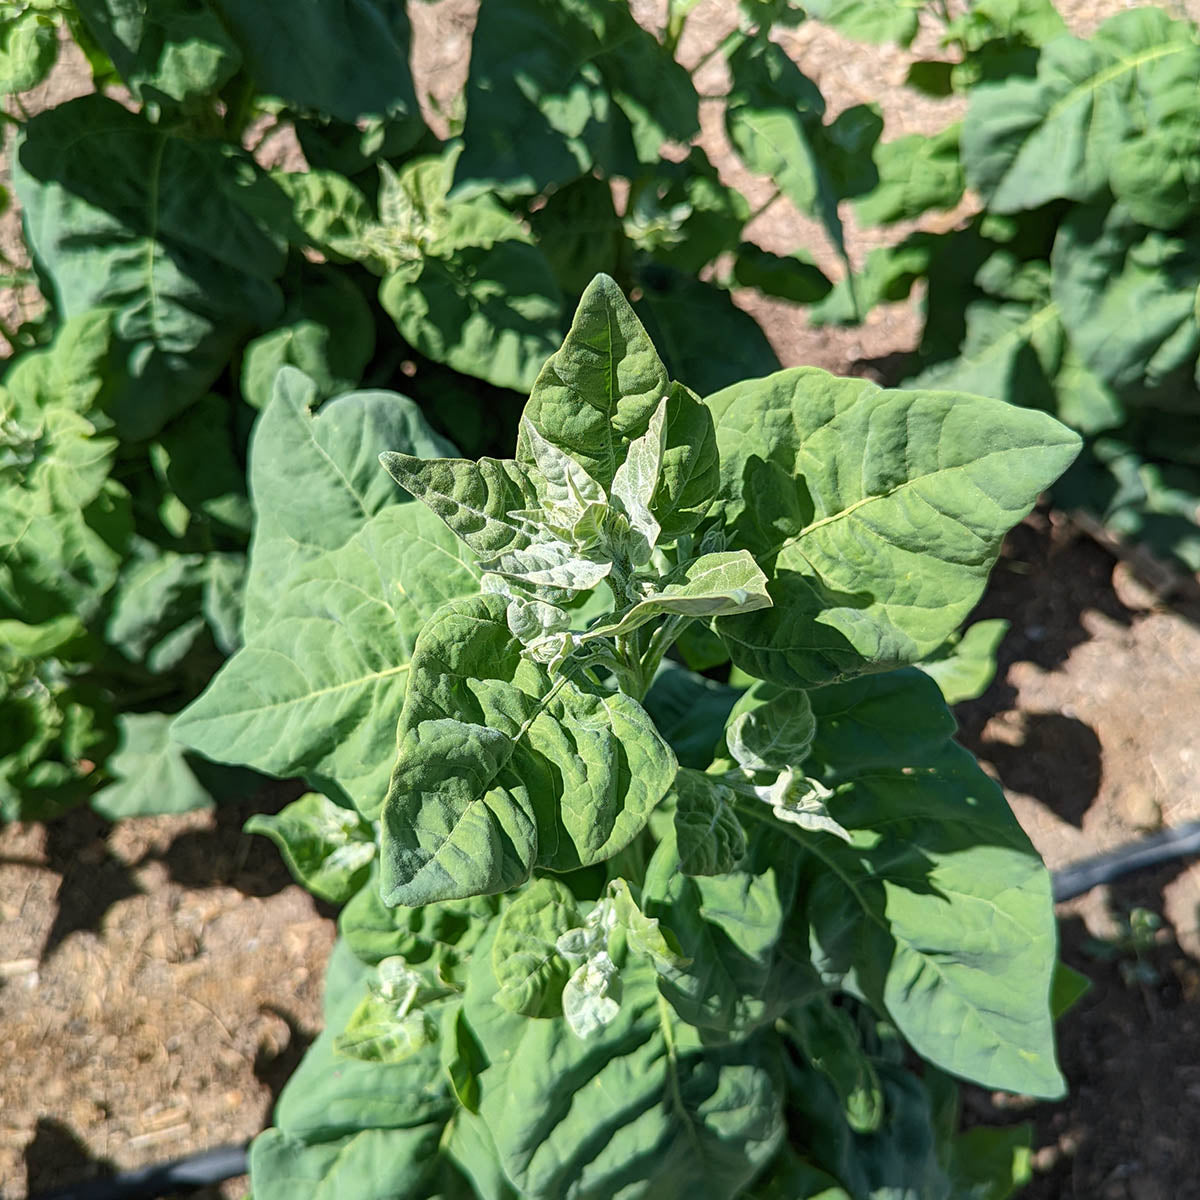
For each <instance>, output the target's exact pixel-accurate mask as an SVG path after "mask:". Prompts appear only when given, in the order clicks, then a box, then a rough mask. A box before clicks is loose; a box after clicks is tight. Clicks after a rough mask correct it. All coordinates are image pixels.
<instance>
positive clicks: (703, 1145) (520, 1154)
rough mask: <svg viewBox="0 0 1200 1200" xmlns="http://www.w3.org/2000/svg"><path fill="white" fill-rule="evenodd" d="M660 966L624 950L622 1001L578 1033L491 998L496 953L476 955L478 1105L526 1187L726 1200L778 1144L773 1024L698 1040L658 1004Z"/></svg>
mask: <svg viewBox="0 0 1200 1200" xmlns="http://www.w3.org/2000/svg"><path fill="white" fill-rule="evenodd" d="M656 978H657V976H656V972H655V971H654V969H653V968H652V967H651V966H650V965H649V964H642V963H638V962H637V961H636V960H634V961H631V962H629V963H626V964H625V965H624V967H623V968H622V970H621V1003H620V1008H619V1011H618V1012H617V1014H616V1015H615V1017H614V1019H613V1020H612V1021H611V1022H610V1023H609V1024H607V1025H605V1026H603V1027H602V1028H601V1029H599V1030H598V1031H596V1033H595V1034H594V1035H593V1036H592V1037H590V1038H588V1039H586V1040H584V1039H582V1038H578V1037H575V1036H573V1035H571V1034H570V1033H568V1032H567V1028H566V1023H565V1021H564V1020H563V1019H561V1018H558V1019H554V1020H543V1021H530V1020H528V1019H527V1018H524V1017H520V1016H517V1015H514V1014H512V1013H508V1012H506V1011H505V1010H504V1009H502V1008H501V1007H500V1006H499V1005H497V1004H495V1003H494V1002H493V999H492V997H493V994H494V992H495V986H496V984H495V979H494V976H493V975H492V972H491V963H490V962H489V961H488V959H487V958H486V957H485V956H483V955H479V956H477V957H476V959H475V966H474V968H473V970H472V976H471V979H470V982H469V984H468V988H467V994H466V997H465V1009H464V1011H465V1013H466V1017H467V1020H468V1022H469V1023H470V1025H471V1027H472V1029H474V1031H475V1033H476V1034H477V1036H478V1037H479V1040H480V1043H481V1046H482V1048H483V1051H484V1053H485V1055H486V1056H487V1058H488V1059H489V1060H490V1062H491V1066H489V1067H488V1068H487V1069H486V1070H485V1071H484V1072H483V1073H482V1075H481V1076H480V1080H479V1082H480V1097H481V1098H480V1107H479V1111H480V1115H481V1116H482V1117H483V1119H484V1122H485V1124H486V1125H487V1128H488V1130H489V1132H490V1133H491V1136H492V1139H493V1141H494V1144H495V1147H496V1151H497V1153H498V1155H499V1158H500V1162H501V1164H502V1166H503V1168H504V1171H505V1173H506V1174H507V1176H508V1177H509V1179H510V1180H511V1181H512V1182H513V1184H515V1185H516V1187H517V1188H518V1189H519V1191H520V1193H521V1195H523V1196H528V1197H530V1198H531V1200H533V1198H542V1200H550V1198H551V1197H554V1198H556V1200H557V1198H559V1197H562V1198H564V1200H566V1198H575V1200H582V1198H583V1197H589V1196H595V1197H600V1196H606V1197H607V1196H616V1195H621V1196H625V1197H628V1198H629V1200H637V1198H645V1200H649V1197H654V1198H655V1200H684V1198H685V1197H688V1196H694V1195H696V1194H699V1193H702V1194H704V1195H705V1196H709V1197H712V1198H713V1200H731V1198H732V1197H733V1196H735V1195H738V1194H740V1192H741V1189H742V1188H743V1187H744V1186H745V1185H746V1184H747V1183H749V1181H750V1180H751V1179H752V1178H753V1176H754V1175H755V1174H756V1173H757V1172H758V1171H759V1170H760V1169H761V1168H762V1166H763V1165H765V1163H766V1162H767V1161H768V1160H769V1159H770V1157H771V1156H772V1155H773V1154H774V1153H775V1151H776V1149H777V1147H778V1146H779V1144H780V1142H781V1140H782V1138H783V1120H782V1112H781V1099H782V1097H781V1093H780V1081H779V1077H778V1069H779V1068H778V1063H779V1045H778V1043H777V1042H776V1040H775V1038H774V1036H773V1035H772V1034H770V1033H768V1034H765V1035H762V1036H760V1037H757V1038H754V1039H751V1040H749V1041H746V1042H741V1043H739V1044H736V1045H733V1046H730V1047H728V1048H724V1049H711V1048H704V1047H702V1046H701V1044H700V1042H699V1039H698V1038H697V1036H696V1034H695V1032H694V1031H693V1030H690V1029H689V1028H688V1027H687V1026H686V1025H684V1024H682V1023H681V1022H679V1021H678V1020H677V1019H676V1018H675V1016H674V1015H673V1014H672V1013H671V1011H670V1009H669V1008H668V1007H666V1006H665V1005H664V1004H663V1003H662V1000H661V998H660V997H659V995H658V991H657V989H656V987H655V980H656ZM612 1096H619V1097H620V1098H621V1103H620V1104H615V1105H614V1104H613V1103H611V1101H610V1100H609V1099H607V1098H608V1097H612Z"/></svg>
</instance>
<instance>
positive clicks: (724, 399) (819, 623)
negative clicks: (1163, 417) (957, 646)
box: [708, 367, 1079, 687]
mask: <svg viewBox="0 0 1200 1200" xmlns="http://www.w3.org/2000/svg"><path fill="white" fill-rule="evenodd" d="M708 404H709V407H710V408H711V409H712V412H713V417H714V419H715V421H716V426H717V444H718V447H719V449H720V454H721V474H722V501H723V507H724V518H725V523H726V527H727V528H729V529H730V530H731V531H732V532H733V534H734V536H735V538H736V540H737V543H738V544H741V545H744V546H746V547H747V548H748V549H749V550H750V551H751V553H752V554H754V556H755V558H756V560H757V561H758V562H759V564H760V565H761V566H762V567H763V569H764V570H765V571H766V573H767V576H768V578H769V579H770V580H771V583H770V586H769V589H768V590H769V593H770V595H771V598H772V600H773V602H774V607H773V608H770V609H763V610H761V611H760V612H757V613H749V614H746V615H739V616H732V617H723V618H718V620H717V628H718V631H719V632H720V634H721V636H722V638H723V639H724V640H725V642H726V643H727V645H728V646H729V648H730V653H731V654H732V655H733V658H734V661H735V662H736V663H738V665H739V666H742V667H743V668H744V669H746V670H748V671H749V672H750V673H751V674H754V675H756V676H758V677H760V678H769V679H772V680H775V681H776V682H779V683H783V684H785V685H789V686H793V687H809V686H812V685H813V684H820V683H828V682H830V681H831V680H834V679H839V678H846V677H848V676H852V675H855V674H858V673H860V672H862V671H870V670H880V669H886V668H888V667H891V666H897V665H900V664H902V663H905V662H913V661H916V660H917V659H919V658H921V657H923V656H924V655H926V654H928V653H929V652H930V651H932V650H934V649H935V648H936V647H937V646H938V645H940V644H941V643H942V642H943V641H944V640H945V639H946V637H947V636H949V634H950V633H951V632H952V631H953V630H954V629H955V627H956V626H957V625H958V624H959V622H960V621H961V620H962V619H963V617H965V616H966V614H967V612H969V611H970V609H971V607H972V606H973V605H974V603H975V602H976V600H977V599H978V598H979V595H980V593H981V592H982V590H983V585H984V582H985V580H986V578H987V574H988V572H989V571H990V570H991V567H992V564H993V563H994V562H995V559H996V555H997V553H998V552H999V549H1000V541H1001V539H1002V537H1003V536H1004V534H1005V532H1006V531H1007V530H1008V529H1009V528H1010V527H1011V526H1012V525H1013V524H1015V523H1016V522H1017V521H1018V520H1020V518H1021V517H1022V516H1024V515H1025V513H1026V512H1028V511H1029V509H1030V508H1031V507H1032V505H1033V503H1034V501H1035V500H1036V499H1037V496H1038V493H1039V492H1041V491H1042V490H1043V489H1044V488H1046V487H1047V486H1049V484H1050V483H1052V482H1053V481H1054V479H1055V478H1057V476H1058V475H1059V474H1060V473H1061V472H1062V471H1063V470H1064V469H1065V467H1066V466H1067V465H1068V464H1069V463H1070V462H1071V460H1072V459H1073V458H1074V457H1075V454H1076V453H1077V451H1078V447H1079V439H1078V436H1077V435H1076V434H1074V433H1072V432H1071V431H1069V430H1067V429H1065V428H1064V427H1063V426H1061V425H1059V424H1058V423H1057V422H1056V421H1054V420H1053V419H1052V418H1050V417H1047V416H1045V415H1044V414H1042V413H1038V412H1032V411H1029V410H1025V409H1018V408H1014V407H1011V406H1009V405H1006V404H1001V403H999V402H997V401H988V400H983V399H980V398H978V397H969V396H962V395H956V394H954V393H940V392H895V391H883V390H880V389H879V388H877V387H875V386H874V385H873V384H870V383H866V382H863V381H861V380H848V379H836V378H834V377H833V376H831V375H827V374H826V373H825V372H823V371H819V370H816V369H815V368H805V367H802V368H797V369H794V370H789V371H782V372H780V373H779V374H777V375H773V376H771V377H770V378H768V379H766V380H761V381H757V382H749V383H743V384H738V385H735V386H734V387H731V388H728V389H727V390H726V391H724V392H720V393H718V394H717V395H716V396H713V397H710V399H709V401H708Z"/></svg>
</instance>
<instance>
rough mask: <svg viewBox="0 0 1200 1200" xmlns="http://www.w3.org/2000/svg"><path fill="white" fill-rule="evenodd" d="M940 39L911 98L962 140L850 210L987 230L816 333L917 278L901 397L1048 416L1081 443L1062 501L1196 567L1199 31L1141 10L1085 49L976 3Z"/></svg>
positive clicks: (873, 258)
mask: <svg viewBox="0 0 1200 1200" xmlns="http://www.w3.org/2000/svg"><path fill="white" fill-rule="evenodd" d="M840 24H841V27H842V28H843V29H845V31H846V32H848V33H850V34H851V35H852V36H855V35H856V31H855V30H854V29H852V28H850V27H849V26H848V25H847V24H846V23H845V22H841V23H840ZM878 28H879V29H880V31H881V36H886V35H885V34H884V33H883V32H882V31H883V28H884V27H882V26H880V27H878ZM943 41H944V44H945V46H946V47H947V49H948V50H949V51H950V55H949V56H948V57H947V58H946V59H944V60H934V59H930V60H924V61H921V62H918V63H916V64H915V65H914V66H913V68H912V71H911V72H910V76H909V81H910V83H911V84H912V85H913V86H915V87H917V88H919V89H920V90H922V91H925V92H927V93H931V94H934V95H943V94H949V93H951V92H960V93H963V94H965V95H966V97H967V101H968V103H967V111H966V116H965V118H964V119H963V121H962V123H961V126H959V125H954V126H950V127H948V128H947V129H946V130H944V131H943V132H942V133H940V134H938V135H936V136H934V137H931V138H925V137H920V136H910V137H907V138H902V139H899V140H897V141H895V142H884V143H880V144H879V145H878V146H877V147H876V149H875V162H876V167H877V169H878V174H879V184H878V186H877V187H876V188H874V189H873V190H871V191H869V192H867V193H866V194H864V195H863V196H861V198H860V199H858V200H857V201H856V202H855V212H856V215H857V217H858V219H859V221H860V222H862V223H865V224H881V223H889V222H894V221H898V220H901V219H909V218H914V217H918V216H919V215H920V214H921V213H922V212H925V211H928V210H929V209H938V208H946V209H949V208H953V207H954V206H955V205H956V204H958V203H959V201H960V200H961V199H962V197H963V194H964V192H963V189H964V184H965V185H966V186H968V187H969V188H971V189H973V191H974V194H975V196H977V197H978V206H977V211H976V212H975V213H974V215H971V216H968V217H965V218H964V220H963V222H962V223H961V225H960V227H959V228H957V229H954V230H951V231H950V232H947V233H938V234H934V233H926V232H917V233H914V234H910V235H909V236H908V237H906V238H904V239H903V240H902V241H900V242H898V243H896V244H894V245H891V246H884V247H881V248H879V249H877V250H875V251H872V253H871V254H870V255H869V256H868V258H867V260H866V262H865V264H864V265H863V268H862V270H861V272H860V273H859V274H858V276H857V278H855V279H853V281H848V282H844V283H841V284H839V285H838V287H837V288H836V289H835V290H834V292H833V293H831V294H830V296H829V297H828V298H827V299H826V300H825V301H823V302H822V303H821V304H819V305H818V306H817V308H816V309H815V310H814V312H813V318H814V320H816V321H817V322H818V323H820V322H834V323H841V322H853V321H857V320H859V319H861V317H862V315H863V314H864V313H865V312H866V311H868V310H869V309H870V308H871V307H872V306H873V305H874V304H876V303H879V302H882V301H894V300H899V299H902V298H904V297H906V296H908V295H909V294H910V292H911V289H912V287H913V285H914V283H916V282H917V281H918V280H924V281H925V282H926V284H927V294H926V298H925V300H924V311H925V327H924V331H923V335H922V339H921V343H920V346H919V348H918V349H917V352H916V354H915V356H914V358H913V360H912V363H911V366H910V368H909V370H908V378H909V380H910V383H911V385H912V386H914V387H927V386H929V387H932V386H937V387H952V388H963V389H966V390H968V391H973V392H978V393H980V394H983V395H989V396H995V397H997V398H1001V399H1007V400H1011V401H1014V402H1016V403H1020V404H1026V405H1032V406H1037V407H1041V408H1045V409H1047V410H1049V411H1051V412H1054V413H1056V414H1057V415H1058V416H1059V417H1060V418H1061V419H1062V420H1063V421H1065V422H1066V423H1067V424H1069V425H1071V426H1072V427H1074V428H1075V429H1078V430H1079V431H1080V432H1081V433H1083V434H1084V435H1085V436H1086V438H1087V448H1086V450H1085V452H1084V454H1083V455H1082V456H1081V458H1080V460H1079V462H1078V463H1077V464H1076V465H1075V467H1074V468H1073V469H1072V470H1071V472H1069V473H1068V475H1067V476H1066V477H1065V478H1064V479H1063V480H1062V482H1061V483H1060V485H1059V486H1058V487H1057V488H1056V490H1055V499H1056V500H1057V502H1058V503H1060V504H1062V505H1063V506H1066V507H1070V508H1075V507H1078V508H1083V509H1087V510H1090V511H1092V512H1093V513H1095V515H1097V516H1099V517H1101V518H1102V519H1104V520H1105V521H1106V522H1107V524H1108V525H1109V526H1110V528H1111V529H1112V530H1113V531H1114V532H1116V533H1118V534H1119V535H1122V536H1124V537H1128V538H1131V539H1135V540H1137V541H1139V542H1141V543H1142V544H1143V545H1145V546H1146V547H1148V548H1149V549H1150V550H1152V551H1154V552H1156V553H1158V554H1159V555H1162V556H1165V557H1169V558H1172V559H1174V560H1175V561H1176V562H1177V563H1179V564H1181V565H1183V566H1185V567H1186V568H1188V569H1190V570H1192V571H1195V570H1197V569H1200V522H1198V521H1197V512H1200V473H1198V471H1197V468H1198V466H1200V453H1198V451H1197V446H1198V445H1200V440H1198V438H1200V425H1198V424H1197V413H1200V320H1198V318H1197V295H1198V294H1200V252H1198V251H1197V247H1198V246H1200V236H1198V231H1200V225H1198V222H1200V157H1198V156H1197V149H1196V148H1197V146H1198V145H1200V139H1198V137H1197V130H1198V129H1200V124H1198V122H1200V107H1198V104H1197V93H1196V88H1195V80H1196V78H1197V75H1198V74H1200V37H1198V34H1197V27H1196V25H1195V24H1194V22H1192V21H1188V20H1186V19H1181V18H1175V17H1172V16H1169V15H1168V14H1167V13H1166V12H1164V11H1163V10H1161V9H1158V8H1138V9H1133V10H1131V11H1129V12H1124V13H1120V14H1118V15H1116V16H1114V17H1112V18H1111V19H1109V20H1108V21H1105V22H1104V23H1103V24H1102V25H1101V26H1100V27H1099V28H1098V29H1097V30H1096V32H1095V33H1094V34H1093V35H1092V36H1091V37H1090V38H1080V37H1076V36H1074V35H1072V34H1070V33H1068V32H1067V29H1066V27H1065V25H1064V24H1063V22H1062V19H1061V18H1060V17H1059V15H1058V13H1057V12H1056V11H1055V10H1054V7H1053V5H1052V4H1051V3H1050V0H973V2H972V3H971V4H970V5H969V6H968V8H967V10H966V11H965V12H964V13H962V14H961V15H959V16H957V17H955V18H954V19H953V20H949V21H947V22H946V23H945V25H944V38H943Z"/></svg>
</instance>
